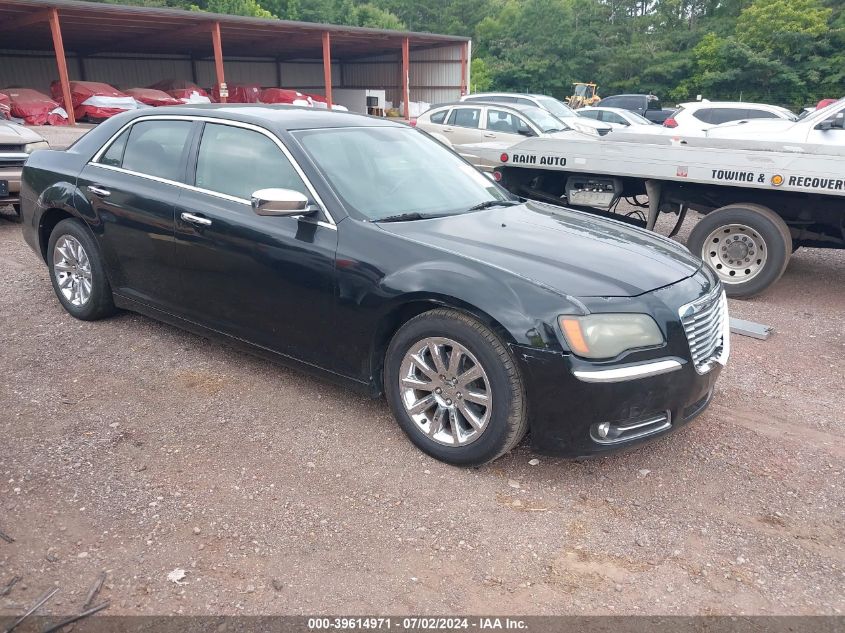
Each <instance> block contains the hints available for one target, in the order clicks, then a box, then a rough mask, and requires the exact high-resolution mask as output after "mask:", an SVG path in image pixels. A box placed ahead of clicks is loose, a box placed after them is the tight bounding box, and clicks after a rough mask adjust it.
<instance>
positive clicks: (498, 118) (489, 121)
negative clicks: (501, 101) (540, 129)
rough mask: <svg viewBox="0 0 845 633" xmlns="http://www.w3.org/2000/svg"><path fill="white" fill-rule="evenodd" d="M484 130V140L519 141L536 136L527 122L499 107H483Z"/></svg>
mask: <svg viewBox="0 0 845 633" xmlns="http://www.w3.org/2000/svg"><path fill="white" fill-rule="evenodd" d="M485 110H486V113H485V116H484V131H483V133H482V136H483V138H484V140H485V141H499V142H503V143H511V144H512V143H519V142H520V141H524V140H525V139H526V138H527V137H529V136H537V134H536V132H535V131H534V130H533V129H532V127H531V126H530V125H529V124H528V122H527V121H526V120H525V119H523V118H522V117H520V116H517V115H516V114H514V113H512V112H508V111H506V110H500V109H499V108H485Z"/></svg>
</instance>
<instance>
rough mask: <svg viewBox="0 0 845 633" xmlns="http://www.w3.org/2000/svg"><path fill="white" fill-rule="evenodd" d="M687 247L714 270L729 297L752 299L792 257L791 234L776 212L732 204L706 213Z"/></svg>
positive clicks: (775, 276)
mask: <svg viewBox="0 0 845 633" xmlns="http://www.w3.org/2000/svg"><path fill="white" fill-rule="evenodd" d="M687 245H688V246H689V249H690V251H692V252H693V253H695V254H696V255H698V256H699V257H701V259H703V260H704V262H705V263H706V264H708V265H709V266H710V268H712V269H713V270H714V271H715V272H716V274H717V275H718V277H719V279H721V281H722V283H723V284H724V285H725V291H726V293H727V295H728V296H729V297H752V296H754V295H756V294H759V293H761V292H763V291H764V290H766V289H767V288H768V287H769V286H771V285H772V284H773V283H775V282H776V281H777V280H778V279H780V277H781V275H783V272H784V271H785V270H786V266H787V264H788V263H789V256H790V255H791V254H792V236H791V235H790V233H789V228H788V227H787V226H786V223H785V222H784V221H783V219H781V217H780V216H778V215H777V214H776V213H775V212H774V211H772V210H771V209H768V208H766V207H764V206H761V205H756V204H745V203H743V204H732V205H728V206H726V207H722V208H721V209H717V210H715V211H713V212H711V213H708V214H707V215H706V216H704V218H702V219H701V220H700V221H699V222H698V224H696V226H695V227H694V228H693V230H692V231H691V232H690V236H689V239H688V240H687Z"/></svg>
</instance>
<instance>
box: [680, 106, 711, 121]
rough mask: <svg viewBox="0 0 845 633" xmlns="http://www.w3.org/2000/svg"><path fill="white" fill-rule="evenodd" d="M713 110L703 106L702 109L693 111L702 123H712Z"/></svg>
mask: <svg viewBox="0 0 845 633" xmlns="http://www.w3.org/2000/svg"><path fill="white" fill-rule="evenodd" d="M678 112H680V110H678ZM678 112H676V113H675V114H677V113H678ZM712 112H713V108H701V109H700V110H696V111H695V112H693V113H692V115H693V116H694V117H695V118H696V119H698V120H699V121H701V122H702V123H710V115H711V113H712Z"/></svg>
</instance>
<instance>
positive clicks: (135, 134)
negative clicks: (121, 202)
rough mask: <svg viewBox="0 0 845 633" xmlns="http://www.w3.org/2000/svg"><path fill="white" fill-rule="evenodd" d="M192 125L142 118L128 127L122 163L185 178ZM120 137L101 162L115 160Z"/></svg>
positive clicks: (131, 168)
mask: <svg viewBox="0 0 845 633" xmlns="http://www.w3.org/2000/svg"><path fill="white" fill-rule="evenodd" d="M192 127H193V122H192V121H139V122H138V123H136V124H135V125H133V126H132V127H131V128H130V130H129V136H128V137H127V140H126V142H125V143H126V146H125V148H124V150H123V158H122V160H121V162H120V165H119V166H120V167H122V168H123V169H127V170H129V171H134V172H137V173H139V174H145V175H147V176H154V177H156V178H164V179H166V180H173V181H175V182H184V181H185V169H184V162H183V161H184V154H185V151H186V146H187V142H188V138H189V137H190V135H191V128H192ZM121 136H122V135H121ZM118 141H121V138H120V137H118V139H117V140H116V141H115V143H114V144H112V147H110V148H109V150H108V151H107V152H106V153H105V154H104V155H103V156H102V158H101V159H100V162H102V163H104V164H107V165H108V164H114V161H116V160H117V156H116V154H117V148H116V147H115V146H116V145H117V144H118ZM112 149H114V150H115V151H114V153H112ZM107 161H112V162H107ZM114 166H118V165H116V164H115V165H114Z"/></svg>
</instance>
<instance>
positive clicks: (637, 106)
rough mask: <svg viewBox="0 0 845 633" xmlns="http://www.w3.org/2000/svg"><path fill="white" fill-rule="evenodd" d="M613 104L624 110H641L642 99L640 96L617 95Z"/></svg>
mask: <svg viewBox="0 0 845 633" xmlns="http://www.w3.org/2000/svg"><path fill="white" fill-rule="evenodd" d="M616 99H617V100H616V103H615V105H616V106H617V107H619V108H624V109H625V110H642V109H643V100H642V98H641V97H637V96H631V97H617V98H616Z"/></svg>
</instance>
